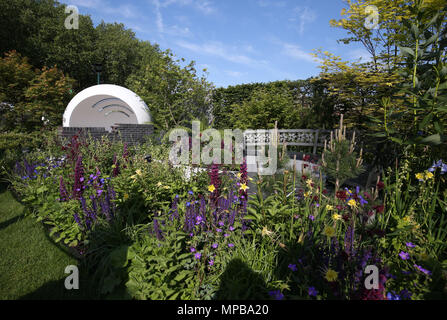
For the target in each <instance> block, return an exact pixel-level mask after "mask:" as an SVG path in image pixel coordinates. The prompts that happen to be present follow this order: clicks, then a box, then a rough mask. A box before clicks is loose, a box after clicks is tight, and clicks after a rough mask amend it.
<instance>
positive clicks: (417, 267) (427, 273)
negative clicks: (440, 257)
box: [413, 264, 431, 276]
mask: <svg viewBox="0 0 447 320" xmlns="http://www.w3.org/2000/svg"><path fill="white" fill-rule="evenodd" d="M413 266H414V267H415V268H416V269H418V270H419V271H421V272H422V273H425V274H426V275H427V276H429V275H430V274H431V271H430V270H427V269H424V268H422V267H421V266H418V265H417V264H414V265H413Z"/></svg>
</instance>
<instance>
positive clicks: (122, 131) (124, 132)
mask: <svg viewBox="0 0 447 320" xmlns="http://www.w3.org/2000/svg"><path fill="white" fill-rule="evenodd" d="M153 133H154V126H153V125H151V124H123V123H117V124H115V125H114V126H112V131H111V132H108V131H106V130H105V128H103V127H59V128H58V136H59V138H60V139H62V140H64V139H68V140H71V137H72V136H74V135H81V136H86V137H88V136H91V137H92V138H93V139H101V137H103V136H105V137H107V138H108V139H110V140H112V141H116V140H122V141H123V142H126V143H128V144H139V143H142V142H144V141H145V140H146V138H147V136H149V135H152V134H153Z"/></svg>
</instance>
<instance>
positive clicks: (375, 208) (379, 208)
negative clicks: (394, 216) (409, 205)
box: [373, 204, 385, 213]
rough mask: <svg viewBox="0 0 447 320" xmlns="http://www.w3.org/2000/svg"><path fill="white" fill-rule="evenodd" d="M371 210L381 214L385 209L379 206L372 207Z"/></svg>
mask: <svg viewBox="0 0 447 320" xmlns="http://www.w3.org/2000/svg"><path fill="white" fill-rule="evenodd" d="M373 208H374V210H376V212H377V213H382V212H383V210H384V209H385V206H384V205H383V204H381V205H380V206H374V207H373Z"/></svg>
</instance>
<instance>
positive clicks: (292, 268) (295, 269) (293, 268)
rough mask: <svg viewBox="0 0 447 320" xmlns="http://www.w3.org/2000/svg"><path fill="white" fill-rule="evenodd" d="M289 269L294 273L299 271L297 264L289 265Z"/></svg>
mask: <svg viewBox="0 0 447 320" xmlns="http://www.w3.org/2000/svg"><path fill="white" fill-rule="evenodd" d="M287 268H289V269H290V270H292V271H297V270H298V268H297V267H296V264H289V265H288V266H287Z"/></svg>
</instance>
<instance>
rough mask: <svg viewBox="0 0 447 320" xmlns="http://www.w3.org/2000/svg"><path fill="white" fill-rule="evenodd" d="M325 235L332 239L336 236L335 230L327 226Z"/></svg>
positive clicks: (324, 231)
mask: <svg viewBox="0 0 447 320" xmlns="http://www.w3.org/2000/svg"><path fill="white" fill-rule="evenodd" d="M323 233H324V235H325V236H327V237H330V238H332V237H334V236H335V229H334V228H333V227H331V226H326V227H324V230H323Z"/></svg>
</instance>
